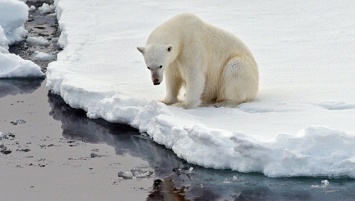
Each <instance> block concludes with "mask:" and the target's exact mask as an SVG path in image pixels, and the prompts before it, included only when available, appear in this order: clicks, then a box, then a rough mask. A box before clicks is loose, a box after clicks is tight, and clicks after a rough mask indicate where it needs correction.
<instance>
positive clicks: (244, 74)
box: [215, 57, 259, 107]
mask: <svg viewBox="0 0 355 201" xmlns="http://www.w3.org/2000/svg"><path fill="white" fill-rule="evenodd" d="M222 79H223V80H222V86H221V90H220V93H219V94H218V98H217V101H216V104H215V106H216V107H221V106H224V107H236V106H238V105H239V104H241V103H244V102H247V101H251V100H253V99H254V98H255V97H256V94H257V92H258V84H259V74H258V68H257V65H256V63H255V62H249V61H246V60H242V59H241V58H239V57H234V58H232V59H230V60H229V61H228V62H227V64H226V66H225V68H224V72H223V78H222Z"/></svg>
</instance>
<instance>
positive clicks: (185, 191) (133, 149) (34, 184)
mask: <svg viewBox="0 0 355 201" xmlns="http://www.w3.org/2000/svg"><path fill="white" fill-rule="evenodd" d="M7 82H8V83H7ZM21 82H24V83H21ZM25 83H26V81H17V82H11V81H4V80H3V81H1V83H0V84H6V85H7V86H13V87H11V88H10V89H13V91H11V90H10V91H6V92H4V91H1V92H0V97H2V98H0V106H1V107H0V108H1V111H0V114H1V115H0V117H1V118H0V132H1V133H2V134H1V140H0V160H1V161H2V163H1V164H0V169H1V170H2V172H6V173H7V174H0V180H1V181H8V182H1V183H0V189H2V190H0V191H1V194H2V195H3V196H4V197H5V198H8V197H12V198H13V197H14V196H15V197H16V196H17V198H24V197H26V196H28V195H29V194H31V193H32V194H33V193H34V192H36V194H37V195H41V196H42V198H48V199H50V198H51V197H48V193H47V192H48V191H54V190H55V191H56V193H55V194H56V195H57V194H66V196H63V195H62V198H63V199H64V198H66V199H69V200H70V199H73V198H76V200H85V198H87V197H86V196H93V198H97V197H95V195H94V194H101V195H102V194H104V195H106V197H107V198H111V197H112V198H113V197H114V196H116V194H117V191H122V192H128V193H124V196H123V198H127V199H128V200H144V199H146V200H164V199H165V200H166V199H168V197H169V198H172V199H175V200H179V199H180V200H353V199H355V193H354V192H353V189H354V188H355V182H354V180H352V179H347V178H338V179H328V178H305V177H304V178H279V179H275V178H268V177H265V176H263V175H261V174H241V173H238V172H235V171H230V170H212V169H206V168H202V167H199V166H194V165H191V164H189V163H187V162H186V161H183V160H181V159H179V158H178V157H177V156H176V155H175V154H174V153H173V152H172V151H171V150H168V149H166V148H165V147H164V146H161V145H157V144H156V143H154V142H153V141H152V140H151V139H150V138H149V137H147V136H145V135H142V134H140V133H139V132H137V130H135V129H132V128H131V127H129V126H126V125H121V124H112V123H108V122H106V121H104V120H100V119H99V120H91V119H89V118H87V117H86V115H85V112H83V111H82V110H76V109H72V108H71V107H69V106H68V105H67V104H65V103H64V101H63V100H62V99H61V98H60V97H59V96H56V95H52V94H48V91H47V89H46V88H45V87H44V86H41V83H33V85H32V88H30V87H29V86H28V85H25ZM42 84H43V83H42ZM23 86H26V87H27V88H24V87H23ZM20 89H22V91H21V90H20ZM47 94H48V97H47ZM14 120H15V121H16V120H23V121H26V123H25V124H17V125H14V124H12V123H11V122H12V121H14ZM23 121H22V122H23ZM39 125H40V126H39ZM112 149H113V150H112ZM29 172H31V174H34V175H35V176H36V177H38V178H40V179H35V178H33V177H28V174H29ZM11 175H12V176H11ZM16 175H17V176H16ZM25 175H27V176H25ZM125 175H126V177H124V176H125ZM18 177H20V178H21V181H22V183H21V184H17V183H16V182H15V181H16V179H19V178H18ZM48 178H52V180H51V181H50V183H47V184H46V183H45V182H44V183H43V181H42V180H48ZM53 178H54V180H53ZM39 180H40V181H39ZM82 180H84V181H82ZM127 188H128V189H127ZM11 189H12V190H11ZM20 189H21V191H20V192H19V190H20ZM93 189H95V190H93ZM15 192H16V194H15ZM75 196H76V197H75ZM135 196H136V197H135ZM137 196H138V197H139V198H137ZM132 197H133V198H132ZM36 199H38V197H36V196H32V197H29V198H28V199H27V200H36Z"/></svg>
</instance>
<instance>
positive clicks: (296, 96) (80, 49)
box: [47, 0, 355, 178]
mask: <svg viewBox="0 0 355 201" xmlns="http://www.w3.org/2000/svg"><path fill="white" fill-rule="evenodd" d="M353 6H354V2H353V1H342V2H341V3H340V2H333V1H330V0H329V1H328V0H327V1H322V2H318V1H311V2H307V3H304V2H294V1H288V2H285V1H277V2H273V3H267V2H265V3H260V2H258V1H248V2H247V3H244V4H242V5H241V4H239V3H237V2H234V1H224V3H223V4H221V3H220V1H186V2H184V4H181V1H169V2H164V3H163V2H161V1H149V2H141V1H134V0H133V1H110V0H93V1H90V2H87V1H79V0H75V1H73V0H59V1H56V7H57V8H56V9H57V16H58V19H59V24H60V27H61V31H62V32H61V36H60V38H59V41H58V43H59V44H60V45H61V46H62V47H64V50H63V51H62V52H61V53H59V54H58V59H57V61H56V62H52V63H51V64H50V65H49V67H48V71H47V78H48V79H47V86H48V87H49V88H50V89H51V91H52V92H53V93H56V94H59V95H60V96H61V97H63V99H64V100H65V101H66V103H68V104H69V105H70V106H71V107H73V108H81V109H83V110H85V111H86V112H87V116H88V117H90V118H104V119H106V120H107V121H110V122H120V123H126V124H129V125H131V126H133V127H135V128H137V129H139V131H140V132H145V133H147V134H148V135H149V136H150V137H151V138H152V140H154V141H155V142H157V143H159V144H162V145H164V146H166V147H167V148H169V149H172V150H173V151H174V152H175V153H176V155H177V156H179V157H180V158H183V159H185V160H186V161H188V162H190V163H193V164H198V165H201V166H204V167H209V168H218V169H232V170H237V171H240V172H261V173H263V174H265V175H267V176H270V177H293V176H322V177H323V176H325V177H339V176H345V177H352V178H355V157H354V152H355V146H354V144H355V127H354V124H353V119H355V107H354V105H355V93H351V92H352V91H355V79H354V77H355V70H354V68H353V64H354V63H353V62H354V56H353V52H355V49H354V48H355V41H354V39H353V37H352V36H353V35H352V33H354V31H355V21H353V20H348V19H354V18H355V13H354V12H353V10H352V9H351V8H353ZM73 7H74V8H76V9H72V8H73ZM275 8H278V9H275ZM78 10H79V11H80V13H78ZM132 10H134V11H135V12H133V13H132V12H131V11H132ZM340 10H341V12H339V11H340ZM181 12H193V13H195V14H197V15H199V16H200V17H201V18H203V19H204V20H206V21H208V22H210V23H211V24H214V25H217V26H218V27H221V28H223V29H226V30H228V31H230V32H232V33H235V34H236V35H238V36H239V37H240V38H242V39H243V40H244V41H245V42H246V44H247V45H248V46H249V47H250V49H251V51H252V52H253V54H254V55H255V58H256V60H257V62H258V64H259V70H260V92H259V95H258V99H257V100H255V101H253V102H249V103H244V104H241V105H240V106H239V107H237V108H214V107H204V108H196V109H191V110H184V109H182V108H179V107H175V106H166V105H164V104H163V103H161V102H159V100H160V99H162V98H163V97H164V94H165V87H164V85H165V84H164V83H163V84H162V85H159V86H153V85H152V83H151V80H150V73H149V71H148V70H146V67H145V64H144V61H143V58H142V56H141V54H140V53H139V52H138V51H137V50H136V47H137V46H141V45H144V44H145V42H146V39H147V37H148V36H149V34H150V33H151V31H152V30H153V29H154V28H155V27H156V26H158V25H159V24H161V23H163V22H164V21H166V20H167V19H169V18H171V17H172V16H174V15H176V14H179V13H181ZM137 19H139V20H137Z"/></svg>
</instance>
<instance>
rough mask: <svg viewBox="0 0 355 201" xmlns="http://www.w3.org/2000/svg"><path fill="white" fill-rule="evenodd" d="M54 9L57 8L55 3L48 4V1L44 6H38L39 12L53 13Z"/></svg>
mask: <svg viewBox="0 0 355 201" xmlns="http://www.w3.org/2000/svg"><path fill="white" fill-rule="evenodd" d="M54 9H55V6H54V5H48V4H46V3H44V4H42V6H41V7H39V8H38V10H39V12H40V13H42V14H48V13H51V12H53V11H54Z"/></svg>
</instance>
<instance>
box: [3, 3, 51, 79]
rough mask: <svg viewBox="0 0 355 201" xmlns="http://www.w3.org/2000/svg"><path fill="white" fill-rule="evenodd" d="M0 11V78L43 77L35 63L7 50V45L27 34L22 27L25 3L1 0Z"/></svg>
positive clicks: (25, 8) (25, 16) (25, 18)
mask: <svg viewBox="0 0 355 201" xmlns="http://www.w3.org/2000/svg"><path fill="white" fill-rule="evenodd" d="M0 11H1V12H0V78H14V77H15V78H24V77H44V74H43V73H42V72H41V68H40V67H39V66H38V65H37V64H35V63H33V62H32V61H29V60H23V59H22V58H21V57H19V56H17V55H15V54H9V51H8V49H9V45H11V44H14V43H16V42H19V41H21V40H23V39H24V37H25V36H26V35H27V31H26V30H25V29H24V27H23V25H24V23H25V22H26V21H27V16H28V7H27V5H26V4H25V3H23V2H21V1H17V0H1V1H0Z"/></svg>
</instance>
